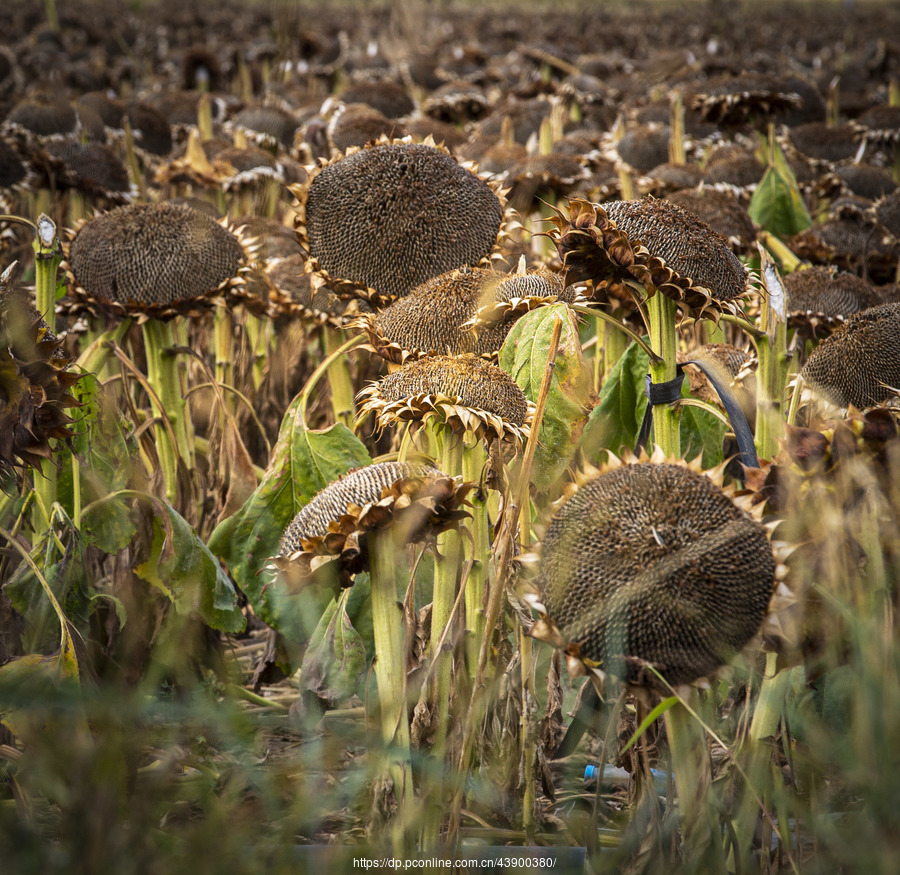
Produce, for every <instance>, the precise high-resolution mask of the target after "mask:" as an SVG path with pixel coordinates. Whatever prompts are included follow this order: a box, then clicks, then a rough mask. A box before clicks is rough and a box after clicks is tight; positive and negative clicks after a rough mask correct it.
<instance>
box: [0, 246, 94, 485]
mask: <svg viewBox="0 0 900 875" xmlns="http://www.w3.org/2000/svg"><path fill="white" fill-rule="evenodd" d="M16 280H17V262H13V264H11V265H10V266H9V267H8V268H7V269H6V270H5V271H4V272H3V273H2V274H0V478H2V479H4V480H5V479H6V478H8V477H10V476H11V475H12V474H13V473H14V472H15V471H16V470H19V469H23V468H25V467H28V466H33V467H39V466H40V464H41V460H42V459H44V458H50V457H51V443H50V441H51V440H52V439H54V438H55V439H58V440H65V439H66V438H68V437H71V428H70V426H71V423H72V419H71V417H70V416H69V415H68V413H67V412H66V411H67V408H71V407H75V406H77V404H78V402H77V401H76V399H75V398H74V397H73V395H72V394H71V391H70V390H71V388H72V386H73V385H74V384H75V382H76V381H77V380H78V379H79V375H78V374H77V373H75V372H73V371H70V370H68V369H67V367H66V366H67V364H68V360H67V358H66V357H65V355H64V354H63V352H62V349H61V341H60V340H59V339H58V338H57V337H56V335H55V334H54V333H53V331H52V330H51V329H50V327H49V326H48V325H47V323H46V322H45V321H44V319H43V318H42V317H41V315H40V314H39V313H38V312H37V310H36V309H35V307H34V304H33V303H32V302H31V300H30V298H29V296H28V295H27V294H26V293H25V292H23V291H22V290H21V289H20V288H18V287H17V284H16Z"/></svg>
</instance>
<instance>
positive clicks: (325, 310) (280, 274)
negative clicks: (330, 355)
mask: <svg viewBox="0 0 900 875" xmlns="http://www.w3.org/2000/svg"><path fill="white" fill-rule="evenodd" d="M305 266H306V256H305V255H303V254H299V253H294V254H293V255H290V256H288V257H287V258H281V259H278V260H277V261H274V262H273V263H272V264H271V265H269V266H268V267H267V269H266V272H267V273H268V276H269V279H270V280H271V282H272V285H273V288H274V294H273V300H272V310H273V312H274V313H275V314H276V315H279V316H288V317H299V318H300V319H302V320H303V321H304V322H307V323H310V324H312V325H316V326H321V325H331V326H333V327H334V328H345V327H347V325H348V324H349V323H351V322H354V321H355V320H359V319H360V318H370V317H371V312H372V308H371V306H370V305H369V302H368V301H365V300H363V299H362V298H341V297H339V296H338V295H336V294H335V293H334V292H332V291H331V290H330V289H328V288H325V287H320V288H319V289H318V291H313V286H312V278H311V277H310V275H309V274H308V273H306V271H305Z"/></svg>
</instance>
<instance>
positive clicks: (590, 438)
mask: <svg viewBox="0 0 900 875" xmlns="http://www.w3.org/2000/svg"><path fill="white" fill-rule="evenodd" d="M649 369H650V359H649V358H648V356H647V354H646V353H645V352H644V351H643V350H642V349H641V348H640V347H639V346H638V345H637V344H636V343H632V344H631V345H630V346H629V347H628V349H627V350H626V351H625V354H624V355H623V356H622V357H621V358H620V359H619V361H618V362H616V365H615V367H614V368H613V370H612V372H611V373H610V375H609V378H608V379H607V381H606V382H605V383H604V384H603V386H602V388H601V390H600V399H599V401H598V403H597V405H596V407H594V409H593V410H592V411H591V414H590V416H589V417H588V423H587V426H586V428H585V431H584V438H583V440H582V443H581V446H582V449H583V450H584V452H585V454H586V455H587V457H588V459H592V460H593V459H596V458H597V456H598V454H599V453H600V452H601V451H602V450H611V451H612V452H613V453H616V454H618V453H620V452H621V451H622V449H623V448H625V449H632V450H633V449H634V447H635V444H636V443H637V438H638V434H639V432H640V430H641V422H642V421H643V418H644V411H645V410H646V409H647V396H646V394H645V392H644V385H645V382H644V381H645V377H646V375H647V373H648V371H649ZM681 395H682V397H683V398H686V397H689V395H690V386H689V383H688V380H687V379H685V381H684V383H683V385H682V387H681ZM680 431H681V449H682V455H683V456H684V458H687V459H692V458H694V457H695V456H697V455H698V454H700V453H702V454H703V465H704V467H707V468H711V467H713V466H714V465H717V464H718V463H719V462H721V461H722V458H723V448H722V442H723V440H724V438H725V431H726V429H725V425H724V423H722V422H721V421H720V420H719V419H717V418H716V417H715V416H713V415H712V414H710V413H707V412H706V411H704V410H699V409H698V408H696V407H685V408H683V410H682V414H681V422H680ZM650 440H651V442H652V440H653V435H652V432H651V435H650Z"/></svg>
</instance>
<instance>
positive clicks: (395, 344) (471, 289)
mask: <svg viewBox="0 0 900 875" xmlns="http://www.w3.org/2000/svg"><path fill="white" fill-rule="evenodd" d="M574 295H575V292H574V290H566V289H564V288H563V282H562V277H561V276H560V275H559V274H555V273H552V272H551V271H549V270H540V271H538V272H532V273H529V272H527V271H526V270H525V268H524V265H522V267H521V272H520V273H516V274H506V273H500V272H499V271H495V270H490V269H488V268H477V267H464V268H460V269H459V270H452V271H450V272H449V273H444V274H441V275H440V276H437V277H433V278H432V279H430V280H428V281H427V282H425V283H423V284H422V285H421V286H419V287H418V288H416V289H414V290H413V291H412V292H410V293H409V294H408V295H406V296H405V297H403V298H400V299H398V300H396V301H394V303H393V304H391V305H390V306H389V307H386V308H385V309H384V310H381V311H380V312H378V313H375V314H372V315H369V316H366V317H364V318H363V319H361V320H360V321H359V323H358V324H357V327H359V328H361V329H362V330H363V331H365V332H366V334H367V336H368V339H369V346H370V348H371V349H372V350H373V351H374V352H377V353H378V354H379V355H380V356H382V357H383V358H385V359H387V360H388V361H390V362H393V363H395V364H403V363H404V362H405V361H406V360H407V359H409V358H419V357H421V356H423V355H443V354H446V355H461V354H463V353H474V354H475V355H480V356H485V357H488V358H493V357H494V356H495V355H496V353H497V351H498V350H499V349H500V347H501V346H502V345H503V341H504V340H505V338H506V335H507V334H508V333H509V329H510V328H511V327H512V323H513V320H514V319H515V318H516V317H517V316H518V315H520V314H521V313H524V312H527V311H528V310H529V309H533V307H535V306H538V302H539V301H540V302H543V303H552V302H554V301H556V300H559V299H564V300H573V299H574ZM484 309H487V310H488V311H490V312H489V315H488V316H486V317H485V318H486V320H488V321H484V322H483V323H479V324H478V325H477V329H478V330H477V333H476V332H475V331H473V330H472V329H473V326H474V325H475V320H476V317H477V316H478V315H479V314H480V313H481V312H482V310H484Z"/></svg>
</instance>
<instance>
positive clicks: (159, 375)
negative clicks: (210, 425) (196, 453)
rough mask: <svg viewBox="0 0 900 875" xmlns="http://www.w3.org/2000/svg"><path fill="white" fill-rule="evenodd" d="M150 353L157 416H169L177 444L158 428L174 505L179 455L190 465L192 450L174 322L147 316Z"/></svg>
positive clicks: (168, 490) (163, 467) (162, 461)
mask: <svg viewBox="0 0 900 875" xmlns="http://www.w3.org/2000/svg"><path fill="white" fill-rule="evenodd" d="M141 327H142V330H143V334H144V348H145V350H146V354H147V381H148V382H149V384H150V385H151V386H152V387H153V389H154V390H155V391H156V394H157V395H158V397H159V402H158V403H157V401H156V399H151V403H152V404H153V407H154V408H155V415H156V416H158V417H160V418H162V419H168V420H169V422H170V423H171V424H172V431H173V433H174V436H175V443H174V445H173V444H172V443H171V442H170V441H169V436H168V432H167V431H166V429H165V428H164V427H162V426H160V427H159V428H158V429H157V443H156V445H157V448H158V451H159V463H160V468H161V470H162V475H163V483H164V484H165V488H166V498H167V499H168V500H169V503H170V504H172V505H175V504H176V502H177V500H178V457H179V456H180V457H181V458H182V459H183V460H184V463H185V465H189V464H190V462H189V459H190V457H191V453H190V451H189V448H188V442H187V432H186V430H185V415H186V409H187V405H186V404H185V400H184V397H183V396H182V393H181V387H180V385H179V381H178V369H177V366H176V362H175V356H174V355H173V352H172V347H173V346H174V345H175V344H174V340H173V337H172V325H171V323H170V322H163V321H162V320H160V319H148V320H147V321H146V322H145V323H144V324H143V325H142V326H141Z"/></svg>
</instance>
